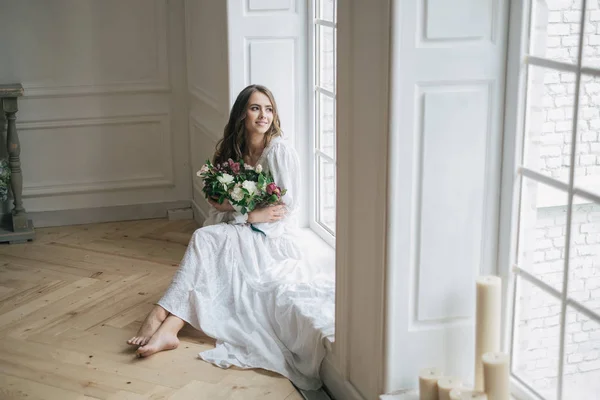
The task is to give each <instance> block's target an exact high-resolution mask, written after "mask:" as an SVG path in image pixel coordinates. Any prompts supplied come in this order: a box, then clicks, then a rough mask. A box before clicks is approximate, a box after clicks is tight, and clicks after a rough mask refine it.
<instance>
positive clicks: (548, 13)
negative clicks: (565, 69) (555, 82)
mask: <svg viewBox="0 0 600 400" xmlns="http://www.w3.org/2000/svg"><path fill="white" fill-rule="evenodd" d="M581 3H582V1H581V0H571V1H564V0H534V1H533V8H532V19H531V49H530V52H531V54H533V55H535V56H538V57H543V58H549V59H552V60H558V61H564V62H569V63H572V64H575V63H577V55H578V51H579V50H578V49H579V31H580V26H581V23H580V22H581V5H582V4H581Z"/></svg>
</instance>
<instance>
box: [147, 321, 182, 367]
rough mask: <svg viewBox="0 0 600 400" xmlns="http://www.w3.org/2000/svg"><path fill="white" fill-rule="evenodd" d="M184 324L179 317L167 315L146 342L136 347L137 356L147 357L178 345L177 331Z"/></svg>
mask: <svg viewBox="0 0 600 400" xmlns="http://www.w3.org/2000/svg"><path fill="white" fill-rule="evenodd" d="M184 324H185V323H184V322H183V320H182V319H181V318H178V317H176V316H174V315H169V317H168V318H167V319H166V320H165V322H163V323H162V325H161V326H160V328H158V330H157V331H156V333H155V334H154V335H153V336H152V338H151V339H150V341H149V342H148V344H147V345H145V346H142V347H140V348H139V349H137V351H136V354H137V355H138V357H148V356H150V355H152V354H154V353H158V352H159V351H163V350H173V349H176V348H177V346H179V339H177V333H178V332H179V330H180V329H181V328H183V325H184Z"/></svg>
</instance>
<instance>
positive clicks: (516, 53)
mask: <svg viewBox="0 0 600 400" xmlns="http://www.w3.org/2000/svg"><path fill="white" fill-rule="evenodd" d="M533 1H535V0H524V1H513V2H512V4H513V6H511V11H510V14H511V15H510V27H509V48H508V63H507V83H506V105H507V106H506V109H505V131H504V136H505V145H504V156H503V163H504V165H505V166H506V167H505V168H504V170H503V173H502V174H503V176H502V207H501V208H502V209H501V223H500V243H499V251H500V252H499V265H501V266H502V267H501V268H504V269H501V270H500V273H501V275H503V276H508V277H509V278H510V279H509V281H510V283H509V284H508V285H507V292H508V296H507V299H508V301H507V307H506V312H505V317H506V319H505V320H506V321H508V324H506V326H507V331H506V332H505V335H504V343H505V348H508V349H509V352H510V355H511V360H512V359H513V357H512V355H513V342H514V334H515V328H516V326H515V310H516V305H517V304H516V303H517V299H516V292H517V291H516V287H517V286H516V285H517V281H518V279H523V280H525V281H527V282H528V283H529V284H532V285H535V286H537V287H538V288H540V289H542V290H543V291H544V292H545V293H547V294H548V295H550V296H552V297H553V298H555V299H557V300H559V301H560V304H561V316H560V337H559V341H560V342H559V365H558V376H557V380H558V382H557V400H561V399H563V397H562V389H563V370H564V358H565V341H566V340H565V331H566V326H565V320H566V313H567V306H569V307H571V308H573V309H575V310H576V311H577V312H579V313H582V314H584V315H585V316H586V317H588V318H589V319H590V320H592V321H596V322H598V323H600V315H598V314H597V313H595V312H594V311H593V310H590V309H589V308H587V307H586V306H584V305H583V304H581V303H579V302H578V301H576V300H574V299H573V298H571V297H570V296H568V284H569V247H570V245H571V237H570V236H571V228H572V226H571V220H572V212H573V199H574V197H575V196H577V197H582V198H586V199H588V200H590V201H591V202H593V203H597V204H600V196H598V195H597V194H595V193H592V192H590V191H587V190H585V189H583V188H579V187H577V186H576V185H575V184H574V168H571V169H570V176H569V182H568V183H566V184H565V183H564V182H562V181H559V180H557V179H554V178H551V177H548V176H546V175H542V174H540V173H538V172H537V171H534V170H532V169H530V168H527V167H525V166H523V165H522V163H523V146H524V140H525V117H526V108H525V107H526V91H527V69H528V67H529V66H530V65H535V66H538V67H544V68H549V69H553V70H559V71H569V72H574V73H575V75H576V81H575V85H576V86H575V93H574V96H575V106H574V112H575V113H577V110H578V107H579V93H580V78H581V75H582V74H587V75H594V76H600V69H593V68H588V67H583V66H582V50H581V49H582V45H583V35H584V31H585V21H586V19H585V18H586V12H589V10H588V9H587V1H586V0H582V15H581V21H580V23H581V28H580V29H581V30H580V33H579V48H580V50H579V54H578V59H577V64H569V63H564V62H558V61H553V60H548V59H544V58H541V57H537V56H532V55H529V54H528V53H529V44H530V24H531V18H532V15H531V14H532V4H533ZM577 122H578V121H577V114H574V118H573V128H572V142H571V146H572V147H571V160H570V165H571V166H573V165H574V164H575V163H574V161H575V160H574V157H575V154H576V151H575V147H574V146H576V144H577V128H578V126H577ZM523 177H526V178H527V179H529V180H533V181H536V182H539V183H542V184H545V185H548V186H551V187H553V188H555V189H558V190H560V191H562V192H564V193H565V194H566V195H567V196H568V204H567V221H566V227H567V234H566V238H565V240H566V243H565V244H566V247H565V257H564V259H565V261H564V262H565V266H564V270H563V284H562V290H561V291H558V290H556V289H555V288H553V287H551V286H549V285H548V284H546V283H544V282H543V281H541V280H540V279H538V278H537V277H535V276H533V275H532V274H530V273H528V272H527V271H526V270H524V269H521V268H519V266H518V265H517V263H516V260H517V257H518V235H519V214H520V196H521V184H522V181H523ZM509 266H512V267H511V268H509ZM511 394H512V395H513V396H514V397H515V398H517V399H524V400H529V399H543V397H542V396H541V395H540V394H539V393H537V392H536V391H535V390H534V389H533V388H532V387H531V386H530V385H529V384H528V383H527V382H525V381H524V380H522V379H521V378H520V377H518V376H516V375H515V374H514V373H513V369H512V365H511Z"/></svg>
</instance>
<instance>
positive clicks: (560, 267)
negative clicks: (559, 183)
mask: <svg viewBox="0 0 600 400" xmlns="http://www.w3.org/2000/svg"><path fill="white" fill-rule="evenodd" d="M567 201H568V196H567V193H566V192H561V191H559V190H557V189H554V188H552V187H550V186H548V185H544V184H542V183H539V182H536V181H534V180H532V179H527V178H523V184H522V188H521V215H520V224H519V253H518V259H517V263H518V265H519V267H521V268H522V269H524V270H526V271H527V272H529V273H530V274H532V275H534V276H535V277H536V278H538V279H540V280H542V281H543V282H545V283H547V284H548V285H550V286H552V287H553V288H555V289H556V290H559V291H562V283H563V271H564V260H565V258H564V257H565V244H566V234H567V230H566V227H567V204H568V203H567Z"/></svg>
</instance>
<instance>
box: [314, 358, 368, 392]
mask: <svg viewBox="0 0 600 400" xmlns="http://www.w3.org/2000/svg"><path fill="white" fill-rule="evenodd" d="M331 357H332V354H331V353H328V354H327V357H325V359H324V360H323V362H322V363H321V379H322V380H323V385H324V386H325V389H326V390H327V392H328V393H329V395H330V396H331V398H332V399H333V400H367V399H365V398H364V397H363V396H362V395H361V394H360V393H359V392H358V391H357V390H356V389H355V388H354V386H353V385H352V384H351V383H350V382H348V381H347V380H346V379H344V377H343V376H342V374H341V373H340V372H339V371H338V369H337V368H336V367H335V365H334V364H333V361H332V360H331ZM369 400H370V399H369Z"/></svg>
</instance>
